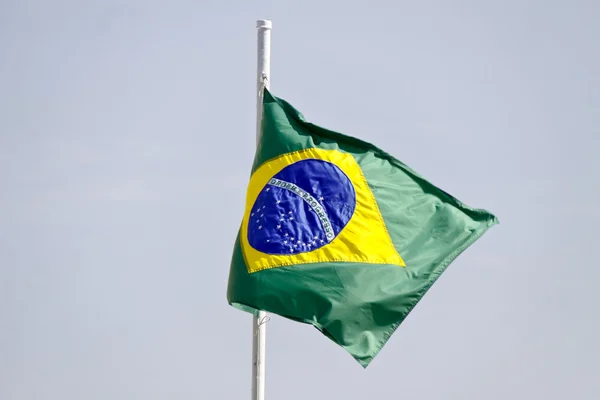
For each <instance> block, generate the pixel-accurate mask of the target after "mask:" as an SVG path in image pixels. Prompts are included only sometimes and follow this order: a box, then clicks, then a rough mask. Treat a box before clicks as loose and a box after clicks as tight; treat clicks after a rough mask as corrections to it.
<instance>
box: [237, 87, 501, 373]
mask: <svg viewBox="0 0 600 400" xmlns="http://www.w3.org/2000/svg"><path fill="white" fill-rule="evenodd" d="M262 126H263V128H262V136H261V139H260V143H259V145H258V149H257V152H256V156H255V160H254V165H253V169H252V170H253V171H254V170H255V169H256V168H258V167H259V166H260V165H262V164H263V163H265V162H266V161H268V160H270V159H272V158H274V157H277V156H280V155H281V154H284V153H289V152H293V151H297V150H302V149H305V148H311V147H317V148H322V149H335V150H339V151H342V152H346V153H349V154H351V155H352V156H353V157H354V159H355V160H356V161H357V163H358V164H359V165H360V167H361V169H362V171H363V174H364V176H365V178H366V179H367V182H368V185H369V188H370V189H371V191H372V193H373V195H374V196H375V198H376V201H377V204H378V206H379V209H380V211H381V214H382V216H383V219H384V221H385V223H386V226H387V229H388V231H389V234H390V236H391V239H392V241H393V244H394V246H395V248H396V250H397V251H398V253H399V254H400V255H401V256H402V258H403V259H404V261H405V262H406V268H403V267H399V266H397V265H374V264H361V263H345V262H333V263H314V264H303V265H297V266H289V267H279V268H272V269H268V270H264V271H259V272H255V273H253V274H249V273H248V271H247V269H246V265H245V263H244V257H243V254H242V250H241V246H240V236H239V235H240V233H238V238H237V240H236V243H235V246H234V251H233V257H232V262H231V270H230V275H229V285H228V290H227V299H228V301H229V303H230V304H231V305H233V306H235V307H237V308H240V309H242V310H245V311H248V312H256V310H264V311H267V312H270V313H274V314H278V315H281V316H283V317H286V318H289V319H293V320H296V321H300V322H304V323H309V324H312V325H313V326H315V327H316V328H317V329H319V330H320V331H321V332H322V333H323V334H325V335H326V336H327V337H329V338H330V339H331V340H333V341H334V342H335V343H337V344H338V345H340V346H342V347H343V348H345V349H346V350H347V351H348V352H349V353H350V354H351V355H352V356H353V357H354V358H355V359H356V360H357V361H358V362H359V363H360V364H361V365H362V366H363V367H367V365H368V364H369V363H370V362H371V361H372V360H373V358H374V357H375V356H376V355H377V353H378V352H379V351H380V350H381V348H382V347H383V346H384V345H385V343H386V342H387V340H388V339H389V337H390V336H391V335H392V334H393V332H394V331H395V330H396V328H397V327H398V326H399V325H400V324H401V323H402V321H403V320H404V319H405V318H406V316H407V315H408V313H409V312H410V311H411V310H412V309H413V307H414V306H415V305H416V304H417V303H418V301H419V300H420V299H421V298H422V297H423V295H424V294H425V293H426V292H427V290H429V288H430V287H431V285H432V284H433V283H434V282H435V281H436V279H437V278H438V277H439V276H440V275H441V274H442V272H443V271H444V270H445V269H446V268H447V267H448V265H449V264H450V263H451V262H452V261H453V260H454V259H455V258H456V257H457V256H458V255H459V254H460V253H461V252H463V251H464V250H465V249H466V248H467V247H469V246H470V245H471V244H473V243H474V242H475V241H476V240H477V239H478V238H479V237H481V235H482V234H483V233H484V232H486V231H487V230H488V229H489V228H490V227H491V226H493V225H495V224H497V223H498V220H497V219H496V217H495V216H494V215H492V214H491V213H489V212H487V211H485V210H479V209H473V208H470V207H468V206H466V205H465V204H463V203H462V202H460V201H459V200H457V199H455V198H454V197H452V196H451V195H449V194H448V193H445V192H444V191H442V190H441V189H439V188H437V187H435V186H434V185H432V184H431V183H429V182H428V181H427V180H426V179H424V178H423V177H421V176H419V175H418V174H417V173H415V172H414V171H413V170H411V169H410V168H409V167H408V166H406V165H405V164H403V163H402V162H400V161H398V160H397V159H395V158H394V157H392V156H390V155H389V154H387V153H385V152H384V151H382V150H380V149H379V148H377V147H375V146H374V145H372V144H370V143H367V142H364V141H362V140H359V139H356V138H352V137H349V136H346V135H342V134H340V133H336V132H332V131H330V130H327V129H324V128H321V127H318V126H316V125H314V124H312V123H309V122H306V120H305V119H304V117H303V116H302V115H301V114H300V113H299V112H298V111H297V110H296V109H294V108H293V107H292V106H291V105H290V104H289V103H287V102H285V101H284V100H282V99H279V98H276V97H274V96H272V95H271V94H270V93H269V92H268V91H266V90H265V96H264V111H263V124H262Z"/></svg>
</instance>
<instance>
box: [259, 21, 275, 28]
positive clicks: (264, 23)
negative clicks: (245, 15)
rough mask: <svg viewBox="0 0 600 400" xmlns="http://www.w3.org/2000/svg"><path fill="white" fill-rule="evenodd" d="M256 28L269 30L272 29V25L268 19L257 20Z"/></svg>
mask: <svg viewBox="0 0 600 400" xmlns="http://www.w3.org/2000/svg"><path fill="white" fill-rule="evenodd" d="M256 28H257V29H261V28H262V29H271V28H273V24H272V23H271V20H268V19H259V20H258V21H256Z"/></svg>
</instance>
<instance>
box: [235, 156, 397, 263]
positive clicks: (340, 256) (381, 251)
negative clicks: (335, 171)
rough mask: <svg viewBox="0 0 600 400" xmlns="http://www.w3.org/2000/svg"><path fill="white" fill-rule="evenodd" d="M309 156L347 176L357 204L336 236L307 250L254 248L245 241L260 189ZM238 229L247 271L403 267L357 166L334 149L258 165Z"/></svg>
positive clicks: (273, 160) (352, 160)
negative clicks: (323, 265)
mask: <svg viewBox="0 0 600 400" xmlns="http://www.w3.org/2000/svg"><path fill="white" fill-rule="evenodd" d="M310 158H312V159H318V160H324V161H328V162H331V163H333V164H335V165H337V166H338V167H339V168H340V169H341V170H342V171H343V172H344V173H345V174H346V176H348V178H349V179H350V181H351V182H352V184H353V185H354V190H355V193H356V207H355V210H354V214H353V215H352V218H351V219H350V221H349V222H348V224H347V225H346V226H345V227H344V229H343V230H342V231H341V232H340V233H339V235H338V236H337V237H336V238H335V239H333V240H332V241H331V242H330V243H328V244H327V245H325V246H324V247H321V248H318V249H316V250H313V251H310V252H305V253H300V254H291V255H280V254H277V255H272V254H266V253H263V252H260V251H258V250H256V249H254V248H253V247H252V246H250V243H249V242H248V222H249V216H250V214H251V210H252V206H253V204H254V202H255V201H256V199H257V197H258V195H259V194H260V192H261V190H262V189H263V188H264V187H265V185H266V184H267V182H269V180H270V179H271V178H272V177H273V176H274V175H276V174H277V173H278V172H280V171H281V170H282V169H283V168H285V167H287V166H288V165H290V164H293V163H295V162H297V161H300V160H305V159H310ZM241 232H242V235H241V241H242V250H243V253H244V258H245V261H246V265H247V266H248V272H249V273H253V272H257V271H261V270H264V269H269V268H275V267H283V266H288V265H296V264H307V263H317V262H335V261H346V262H361V263H370V264H395V265H398V266H402V267H404V266H405V264H404V261H403V260H402V257H400V254H398V252H397V251H396V249H395V247H394V245H393V243H392V240H391V238H390V235H389V233H388V231H387V229H386V227H385V223H384V221H383V218H382V216H381V213H380V211H379V207H378V206H377V202H376V201H375V197H374V196H373V193H371V190H370V189H369V186H368V184H367V181H366V179H365V177H364V176H363V173H362V171H361V169H360V167H359V165H358V164H357V163H356V161H355V160H354V157H353V156H352V155H350V154H347V153H342V152H340V151H337V150H323V149H316V148H311V149H305V150H302V151H297V152H293V153H287V154H284V155H282V156H279V157H277V158H275V159H272V160H270V161H267V162H266V163H264V164H263V165H262V166H260V167H259V168H258V169H257V170H256V171H255V172H254V174H253V175H252V177H251V178H250V183H249V185H248V191H247V194H246V211H245V213H244V219H243V222H242V230H241Z"/></svg>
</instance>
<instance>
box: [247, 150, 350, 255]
mask: <svg viewBox="0 0 600 400" xmlns="http://www.w3.org/2000/svg"><path fill="white" fill-rule="evenodd" d="M355 208H356V193H355V192H354V186H353V185H352V182H351V181H350V179H349V178H348V177H347V176H346V174H345V173H344V172H343V171H342V170H341V169H340V168H339V167H338V166H336V165H335V164H332V163H330V162H328V161H323V160H317V159H306V160H301V161H298V162H295V163H294V164H290V165H288V166H287V167H285V168H284V169H282V170H281V171H280V172H279V173H277V174H276V175H275V176H273V177H272V178H271V179H270V180H269V182H268V183H267V184H266V185H265V187H264V188H263V189H262V190H261V192H260V193H259V195H258V197H257V198H256V201H255V203H254V205H253V206H252V210H251V211H250V215H249V217H248V218H249V219H248V242H249V243H250V246H252V247H253V248H255V249H256V250H258V251H261V252H263V253H267V254H288V255H289V254H298V253H305V252H309V251H313V250H316V249H318V248H320V247H323V246H325V245H327V244H328V243H329V242H331V241H332V240H333V239H334V238H335V237H336V236H337V235H339V233H340V232H341V231H342V229H344V227H345V226H346V224H347V223H348V221H350V218H352V215H353V214H354V209H355Z"/></svg>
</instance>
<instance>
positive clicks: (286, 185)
mask: <svg viewBox="0 0 600 400" xmlns="http://www.w3.org/2000/svg"><path fill="white" fill-rule="evenodd" d="M269 185H271V186H275V187H278V188H282V189H286V190H289V191H290V192H292V193H294V194H296V195H297V196H300V198H301V199H302V200H304V201H305V202H306V203H307V204H308V205H309V206H310V208H311V209H312V210H313V211H314V212H315V213H316V214H317V217H319V221H321V226H322V227H323V230H324V231H325V237H326V239H327V241H328V242H331V241H332V240H333V238H334V237H335V234H334V232H333V227H332V226H331V222H330V221H329V217H328V216H327V213H326V212H325V208H324V207H323V206H322V205H321V203H319V202H318V201H317V199H315V198H314V197H313V196H312V195H311V194H310V193H308V192H307V191H306V190H304V189H302V188H299V187H298V186H296V185H294V184H293V183H290V182H286V181H282V180H281V179H277V178H271V179H270V180H269Z"/></svg>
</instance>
